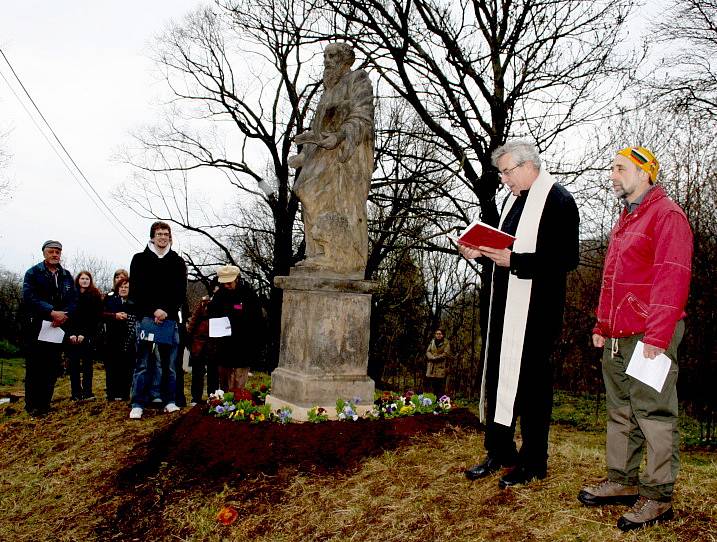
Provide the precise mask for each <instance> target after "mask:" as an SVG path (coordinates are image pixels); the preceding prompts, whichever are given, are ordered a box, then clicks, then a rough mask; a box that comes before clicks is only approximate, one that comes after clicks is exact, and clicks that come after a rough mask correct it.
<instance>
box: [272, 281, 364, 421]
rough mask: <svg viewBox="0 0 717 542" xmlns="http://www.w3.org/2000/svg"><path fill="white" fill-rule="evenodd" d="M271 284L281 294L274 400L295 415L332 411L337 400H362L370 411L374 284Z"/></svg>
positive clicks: (274, 374)
mask: <svg viewBox="0 0 717 542" xmlns="http://www.w3.org/2000/svg"><path fill="white" fill-rule="evenodd" d="M274 283H275V284H276V285H277V286H278V287H279V288H282V289H283V290H284V301H283V307H282V315H281V350H280V354H279V367H278V368H277V369H276V370H275V371H274V372H273V373H272V375H271V396H272V398H273V400H274V401H275V402H277V401H283V402H284V404H288V405H290V406H291V407H292V410H294V412H295V413H297V414H298V413H299V409H306V410H308V409H310V408H312V407H314V406H321V407H323V408H325V409H326V410H327V411H332V410H334V409H335V405H336V399H337V398H341V399H345V400H347V401H350V400H351V399H353V398H354V397H360V398H361V402H362V403H363V404H364V405H368V406H370V405H371V404H372V403H373V392H374V382H373V380H371V379H370V378H369V377H368V376H367V375H366V367H367V364H368V346H369V328H370V319H371V292H372V291H373V290H374V289H375V287H376V284H375V283H374V282H371V281H366V280H353V279H350V278H334V277H325V276H311V275H299V276H290V277H276V278H275V279H274ZM277 404H279V403H278V402H277ZM277 408H278V407H277Z"/></svg>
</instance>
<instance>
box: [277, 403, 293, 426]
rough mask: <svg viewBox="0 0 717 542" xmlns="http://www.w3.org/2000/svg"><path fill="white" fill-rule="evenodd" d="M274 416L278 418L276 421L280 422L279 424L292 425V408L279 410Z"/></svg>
mask: <svg viewBox="0 0 717 542" xmlns="http://www.w3.org/2000/svg"><path fill="white" fill-rule="evenodd" d="M274 416H275V417H276V421H278V422H279V423H281V424H287V423H291V419H292V417H293V413H292V411H291V408H289V407H283V408H279V409H277V411H276V413H275V414H274Z"/></svg>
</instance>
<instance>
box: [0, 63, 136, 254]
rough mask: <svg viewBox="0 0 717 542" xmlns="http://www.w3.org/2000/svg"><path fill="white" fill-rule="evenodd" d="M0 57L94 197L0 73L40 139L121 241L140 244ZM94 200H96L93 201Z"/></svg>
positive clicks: (10, 65)
mask: <svg viewBox="0 0 717 542" xmlns="http://www.w3.org/2000/svg"><path fill="white" fill-rule="evenodd" d="M0 55H2V57H3V59H5V62H6V63H7V65H8V67H9V68H10V71H11V72H12V74H13V76H14V77H15V80H16V81H17V82H18V84H19V85H20V87H21V88H22V90H23V92H24V93H25V95H26V96H27V98H28V99H29V100H30V103H32V105H33V106H34V108H35V111H37V113H38V115H40V118H41V119H42V120H43V122H44V123H45V125H46V126H47V128H48V129H49V130H50V133H52V135H53V137H54V138H55V141H57V144H58V145H59V146H60V148H61V149H62V151H63V152H64V153H65V156H66V157H67V158H68V159H69V161H70V162H71V163H72V165H73V166H74V168H75V170H76V171H77V172H78V173H79V174H80V176H81V177H82V179H83V180H84V181H85V184H86V185H87V187H89V189H90V190H91V191H92V193H93V194H94V197H93V196H92V194H91V193H90V192H88V190H87V187H85V185H83V184H82V182H81V181H80V179H78V177H77V174H76V173H75V171H73V169H72V167H70V165H69V164H68V163H67V160H66V159H65V158H64V157H63V156H62V155H61V154H60V153H59V152H58V150H57V148H56V147H55V145H54V144H53V143H52V141H50V139H49V137H48V136H47V134H46V133H45V131H44V130H43V129H42V128H41V127H40V125H39V124H38V123H37V121H36V120H35V117H34V116H33V115H32V113H31V112H30V110H28V108H27V106H26V105H25V103H24V102H23V100H22V99H21V98H20V96H18V94H17V92H15V89H14V88H13V87H12V85H11V84H10V82H9V81H8V80H7V78H6V77H5V75H4V74H3V73H2V72H1V71H0V76H2V78H3V80H4V81H5V84H6V85H7V86H8V88H9V89H10V91H11V92H12V93H13V95H14V96H15V98H16V99H17V100H18V102H20V105H21V106H22V108H23V109H24V110H25V112H26V113H27V114H28V116H29V117H30V119H31V120H32V122H33V124H34V125H35V127H36V128H37V129H38V130H39V131H40V133H41V134H42V137H43V138H44V139H45V141H47V143H48V145H50V148H51V149H52V150H53V151H54V153H55V154H56V155H57V157H58V158H59V159H60V161H61V162H62V163H63V165H64V166H65V167H66V168H67V170H68V171H69V172H70V174H71V175H72V178H73V179H74V180H75V182H76V183H77V184H78V185H79V186H80V188H81V189H82V191H83V192H84V193H85V195H87V197H88V198H89V199H90V200H91V201H92V203H93V204H94V205H95V207H97V209H98V210H99V211H100V213H101V214H102V216H103V217H104V218H105V219H106V220H107V221H108V222H109V223H110V225H112V227H114V228H115V229H116V230H117V231H118V232H119V233H120V234H121V235H122V237H123V239H125V241H127V242H128V243H130V241H129V239H128V238H127V237H126V236H125V234H124V232H127V233H128V234H129V235H130V237H132V239H134V240H135V241H136V242H137V243H139V244H142V241H140V240H139V239H137V237H136V236H135V235H134V234H133V233H132V232H131V231H130V230H129V228H127V226H125V225H124V223H123V222H122V221H121V220H120V219H119V217H118V216H117V215H116V214H115V213H114V211H113V210H112V209H111V208H110V206H109V205H107V203H106V202H105V201H104V199H103V198H102V196H101V195H100V194H99V193H98V192H97V190H95V188H94V186H92V183H91V182H90V181H89V179H88V178H87V176H85V174H84V172H83V171H82V170H81V169H80V167H79V166H78V165H77V162H75V160H74V159H73V158H72V155H70V153H69V151H68V150H67V148H66V147H65V146H64V145H63V144H62V141H60V138H59V137H58V136H57V133H55V130H53V128H52V126H51V125H50V123H49V122H48V121H47V119H46V118H45V115H43V114H42V111H40V108H39V107H38V106H37V104H36V103H35V100H33V99H32V96H30V93H29V92H28V90H27V88H26V87H25V85H24V84H23V83H22V81H21V80H20V77H19V76H18V74H17V72H16V71H15V69H14V68H13V66H12V64H11V63H10V60H9V59H8V58H7V56H6V55H5V52H4V51H3V50H2V49H0ZM95 198H96V199H95ZM96 200H99V202H100V203H101V204H102V207H101V206H100V205H99V204H98V203H97V201H96ZM103 207H104V209H103ZM107 213H109V215H110V216H111V217H112V218H114V220H112V219H110V217H109V216H107ZM118 225H119V226H121V227H122V228H123V230H124V232H123V231H122V230H120V229H119V228H118ZM130 245H131V246H133V245H132V244H131V243H130Z"/></svg>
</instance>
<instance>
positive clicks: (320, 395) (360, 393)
mask: <svg viewBox="0 0 717 542" xmlns="http://www.w3.org/2000/svg"><path fill="white" fill-rule="evenodd" d="M374 389H375V385H374V382H373V380H371V379H370V378H369V377H368V376H366V375H336V374H334V375H332V374H324V375H320V376H317V375H306V374H301V373H297V372H294V371H290V370H287V369H285V368H283V367H279V368H277V369H276V370H274V372H273V373H271V391H272V396H273V397H274V399H279V400H282V401H285V402H287V403H289V404H291V405H294V406H297V407H301V408H307V409H309V408H311V407H314V406H317V405H318V406H321V407H324V408H325V409H327V410H328V409H329V407H330V408H335V405H336V399H339V398H341V399H344V400H346V401H351V400H353V399H354V398H357V397H358V398H359V399H360V403H359V405H357V406H360V405H369V406H370V405H371V404H373V392H374ZM277 392H278V393H277ZM267 402H269V400H268V399H267Z"/></svg>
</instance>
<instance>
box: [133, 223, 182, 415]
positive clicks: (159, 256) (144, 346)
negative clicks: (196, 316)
mask: <svg viewBox="0 0 717 542" xmlns="http://www.w3.org/2000/svg"><path fill="white" fill-rule="evenodd" d="M171 244H172V230H171V228H170V226H169V224H167V223H165V222H155V223H154V224H152V227H151V228H150V241H149V243H148V244H147V247H146V248H145V249H144V251H142V252H138V253H137V254H135V255H134V257H133V258H132V264H131V265H130V277H132V285H131V287H130V293H129V297H130V299H131V300H132V301H133V302H134V304H135V307H136V311H137V320H138V323H137V362H136V365H135V369H134V375H133V377H132V410H131V411H130V414H129V417H130V418H131V419H139V418H141V417H142V412H143V409H144V406H145V405H146V403H147V401H148V396H150V395H151V396H153V397H152V399H153V401H160V400H161V401H162V402H164V403H165V407H164V410H165V412H176V411H177V410H179V407H178V406H177V405H176V403H175V395H176V383H177V376H176V369H175V367H176V365H175V364H176V360H177V356H178V355H179V310H180V308H181V307H182V305H183V304H184V300H185V297H186V294H187V268H186V266H185V265H184V260H182V258H181V257H180V256H179V254H177V253H176V252H174V251H173V250H172V249H171ZM143 321H144V324H143ZM152 322H153V323H154V324H156V325H159V326H162V327H164V326H170V327H171V330H170V331H171V333H170V336H171V339H170V343H169V344H167V343H161V344H160V343H159V342H155V341H154V336H153V335H152V334H151V333H146V332H145V333H142V328H143V326H144V327H146V326H147V325H148V324H151V323H152ZM160 389H161V399H160V398H159V397H157V395H158V390H160Z"/></svg>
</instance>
